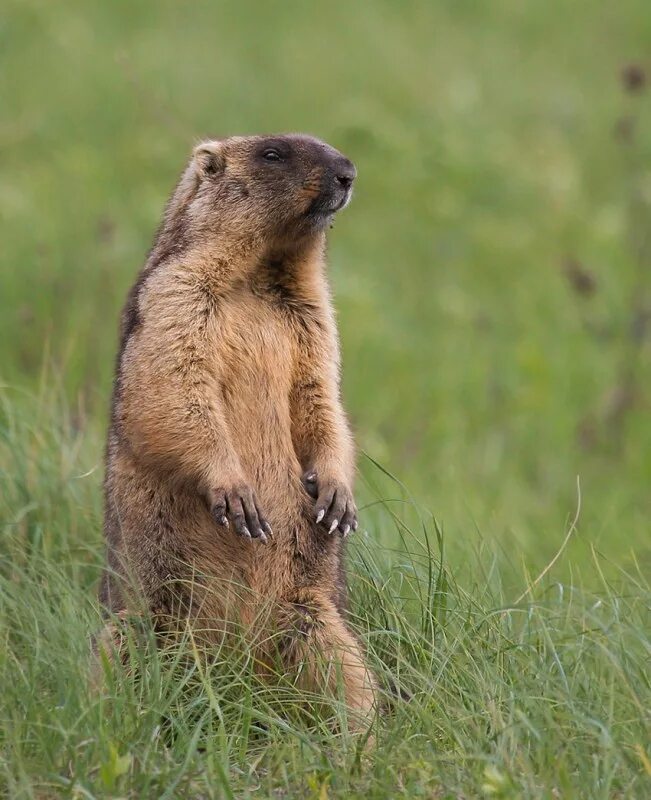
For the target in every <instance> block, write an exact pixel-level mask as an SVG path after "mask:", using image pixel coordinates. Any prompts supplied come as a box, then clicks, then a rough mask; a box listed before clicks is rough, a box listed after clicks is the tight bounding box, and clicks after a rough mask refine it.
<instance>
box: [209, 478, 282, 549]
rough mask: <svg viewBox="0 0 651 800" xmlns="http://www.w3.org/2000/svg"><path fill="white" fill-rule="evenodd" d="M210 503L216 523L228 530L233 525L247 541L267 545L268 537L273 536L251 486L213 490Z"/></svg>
mask: <svg viewBox="0 0 651 800" xmlns="http://www.w3.org/2000/svg"><path fill="white" fill-rule="evenodd" d="M208 502H209V504H210V513H211V514H212V516H213V517H214V519H215V521H216V522H217V523H218V524H219V525H223V526H224V527H226V528H228V526H229V524H232V526H233V528H234V529H235V532H236V533H237V534H239V535H240V536H243V537H244V538H245V539H260V541H261V542H264V543H265V544H266V542H267V537H268V536H273V533H272V530H271V526H270V525H269V523H268V522H267V520H266V519H265V518H264V517H263V516H262V513H261V511H260V508H259V506H258V502H257V500H256V497H255V492H254V491H253V489H251V487H250V486H246V485H239V486H236V487H234V488H233V489H213V490H212V491H211V492H210V493H209V498H208Z"/></svg>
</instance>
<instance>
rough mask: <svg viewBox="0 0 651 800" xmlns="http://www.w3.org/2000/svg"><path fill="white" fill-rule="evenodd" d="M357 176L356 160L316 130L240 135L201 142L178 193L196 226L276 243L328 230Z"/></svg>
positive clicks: (349, 193) (344, 204)
mask: <svg viewBox="0 0 651 800" xmlns="http://www.w3.org/2000/svg"><path fill="white" fill-rule="evenodd" d="M355 176H356V170H355V166H354V165H353V163H352V162H351V161H349V159H347V158H346V157H345V156H343V155H342V154H341V153H340V152H339V151H338V150H335V149H334V147H330V145H328V144H326V143H325V142H322V141H320V140H318V139H314V138H312V137H311V136H304V135H299V134H291V135H282V136H250V137H241V136H235V137H232V138H229V139H222V140H217V141H207V142H203V143H202V144H200V145H199V146H198V147H196V148H195V150H194V153H193V157H192V159H191V162H190V164H189V166H188V169H187V170H186V172H185V175H184V177H183V179H182V182H181V185H180V187H179V189H180V190H181V189H183V188H184V189H185V191H183V193H182V194H183V195H185V197H183V198H179V199H183V200H185V202H184V203H183V204H184V205H185V208H186V209H187V213H188V216H189V217H190V219H191V220H192V222H193V226H194V225H197V226H199V227H200V228H201V229H202V230H204V231H214V232H217V233H223V234H224V235H226V236H229V235H233V234H234V235H236V236H239V235H240V234H241V235H242V236H246V237H248V236H254V237H259V238H261V239H263V240H264V241H268V242H269V243H274V242H281V241H287V240H291V239H300V238H301V237H305V236H309V235H310V234H314V233H316V232H319V231H322V230H324V229H325V228H326V227H327V226H328V224H329V223H330V222H331V220H332V217H333V215H334V214H335V213H336V212H337V211H339V210H340V209H342V208H344V206H346V205H347V204H348V201H349V200H350V197H351V193H352V184H353V181H354V179H355Z"/></svg>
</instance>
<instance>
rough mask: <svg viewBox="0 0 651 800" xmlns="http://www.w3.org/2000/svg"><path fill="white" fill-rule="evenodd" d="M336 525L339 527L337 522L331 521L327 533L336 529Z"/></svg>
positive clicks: (335, 520) (336, 520)
mask: <svg viewBox="0 0 651 800" xmlns="http://www.w3.org/2000/svg"><path fill="white" fill-rule="evenodd" d="M337 525H339V520H338V519H333V520H332V525H331V526H330V530H329V531H328V533H332V532H333V531H334V530H335V529H336V527H337Z"/></svg>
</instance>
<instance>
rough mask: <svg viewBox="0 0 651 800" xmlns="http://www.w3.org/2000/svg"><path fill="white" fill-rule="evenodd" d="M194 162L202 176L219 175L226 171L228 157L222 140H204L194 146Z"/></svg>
mask: <svg viewBox="0 0 651 800" xmlns="http://www.w3.org/2000/svg"><path fill="white" fill-rule="evenodd" d="M194 164H195V168H196V170H197V174H198V175H199V176H200V177H203V176H205V175H208V176H212V175H219V173H221V172H223V171H224V167H225V166H226V158H225V157H224V148H223V145H222V143H221V142H217V141H214V142H202V143H201V144H200V145H197V147H195V148H194Z"/></svg>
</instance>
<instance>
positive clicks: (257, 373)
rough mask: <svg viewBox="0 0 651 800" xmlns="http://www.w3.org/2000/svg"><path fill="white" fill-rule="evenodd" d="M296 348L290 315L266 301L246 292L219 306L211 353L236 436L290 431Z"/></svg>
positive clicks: (246, 437) (226, 409)
mask: <svg viewBox="0 0 651 800" xmlns="http://www.w3.org/2000/svg"><path fill="white" fill-rule="evenodd" d="M297 351H298V341H297V336H296V333H295V330H294V328H293V326H292V324H291V321H290V320H289V319H288V318H287V315H286V314H285V313H283V309H282V308H279V307H278V306H276V305H274V304H273V303H272V302H271V301H268V300H266V299H265V298H260V297H257V296H256V295H254V294H248V293H247V294H242V295H241V296H237V297H235V298H233V299H231V300H230V302H229V304H228V306H227V307H226V308H225V309H224V310H223V314H222V318H221V322H220V325H219V341H218V342H217V343H216V357H217V358H218V359H219V365H218V370H219V374H220V376H221V381H220V383H221V388H222V392H223V401H224V406H225V412H226V415H227V417H228V421H229V422H230V423H231V425H232V427H233V428H234V429H235V430H236V431H237V432H238V433H239V438H244V439H245V440H247V441H248V439H249V438H250V436H251V434H252V433H254V432H255V434H256V438H257V437H262V438H267V437H268V435H270V434H272V433H273V435H274V436H278V435H279V434H281V435H285V434H286V435H290V427H291V419H290V408H289V398H290V393H291V388H292V383H293V381H294V375H295V364H296V359H297Z"/></svg>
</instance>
